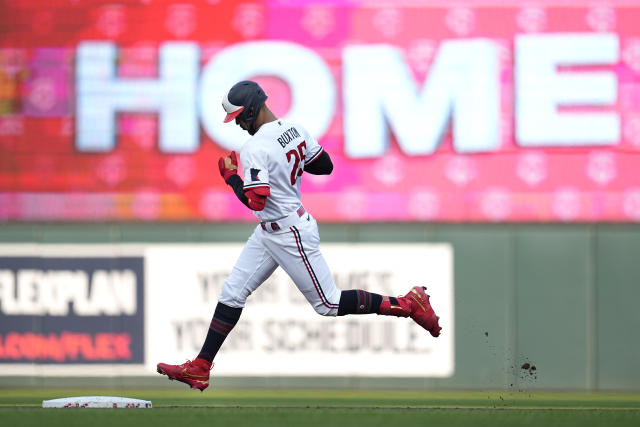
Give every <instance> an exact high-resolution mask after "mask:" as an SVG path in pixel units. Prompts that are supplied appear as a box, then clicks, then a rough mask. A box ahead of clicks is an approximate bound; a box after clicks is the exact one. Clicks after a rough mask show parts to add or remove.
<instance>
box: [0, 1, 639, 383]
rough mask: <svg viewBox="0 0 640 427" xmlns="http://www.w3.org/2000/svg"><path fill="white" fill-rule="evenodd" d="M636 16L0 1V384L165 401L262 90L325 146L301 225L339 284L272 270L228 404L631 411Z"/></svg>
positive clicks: (543, 6) (588, 7)
mask: <svg viewBox="0 0 640 427" xmlns="http://www.w3.org/2000/svg"><path fill="white" fill-rule="evenodd" d="M638 22H640V3H639V2H638V1H635V0H617V1H614V0H612V1H590V0H579V1H566V0H555V1H547V0H539V1H511V2H497V1H490V0H486V1H485V0H478V1H471V0H467V1H458V2H455V3H450V2H446V1H438V0H406V1H402V0H401V1H394V2H391V1H389V2H383V1H367V0H360V1H358V0H350V1H348V0H332V1H329V0H326V1H320V0H318V1H285V0H263V1H226V0H201V1H191V2H186V1H169V0H130V1H100V0H92V1H79V0H52V1H49V2H46V4H45V3H43V2H41V1H36V0H21V1H12V0H3V1H0V153H1V154H0V383H4V384H10V383H12V381H14V382H15V381H17V382H18V383H19V384H22V383H23V381H24V378H28V379H29V381H30V382H31V383H33V384H44V383H45V382H46V381H49V378H68V377H75V378H76V379H81V378H89V377H95V376H99V377H102V378H104V379H106V380H107V381H116V382H118V381H124V379H127V378H133V379H136V380H137V381H145V382H146V383H154V381H156V380H157V381H160V378H156V377H155V375H156V374H154V370H155V369H154V367H155V364H156V363H157V362H160V361H162V362H168V363H182V362H183V361H184V360H185V359H186V358H190V359H191V358H193V357H195V355H196V354H197V352H198V351H199V349H200V345H201V344H202V341H203V339H204V337H205V334H206V331H207V328H208V325H209V322H210V319H211V315H212V314H213V309H214V307H215V303H216V301H217V295H218V293H219V290H220V287H221V285H222V281H223V280H224V278H225V277H226V275H227V274H228V273H229V272H230V271H231V268H232V267H233V264H234V262H235V259H236V258H237V256H238V254H239V252H240V250H241V249H242V245H243V243H244V242H245V241H246V239H247V238H248V236H249V235H250V233H251V232H252V229H253V227H255V223H256V221H255V219H254V218H253V216H252V214H251V212H250V211H249V210H248V209H246V207H245V206H243V205H242V204H241V203H239V202H238V200H237V199H236V197H235V195H234V194H233V193H232V192H231V191H230V189H229V188H228V187H227V186H226V185H225V184H224V182H223V181H222V179H221V178H220V177H219V174H218V171H217V168H216V163H217V159H218V157H220V156H222V155H224V154H226V153H228V152H229V151H231V150H234V149H236V150H237V149H238V148H239V147H240V146H241V144H242V143H243V141H244V140H245V139H246V134H243V133H242V131H241V130H240V129H239V128H237V127H236V126H233V124H228V125H226V126H225V125H223V123H222V118H223V116H224V112H223V110H222V108H221V100H222V97H223V96H224V94H225V93H226V92H227V91H228V89H229V88H230V87H231V86H232V85H233V84H234V83H235V82H237V81H239V80H244V79H254V80H256V81H258V82H259V83H260V84H261V86H262V87H263V89H264V90H265V91H266V92H267V94H268V96H269V99H268V101H267V104H268V106H269V108H271V109H272V111H274V112H275V113H276V115H278V116H280V117H286V118H288V119H290V120H293V121H295V122H299V123H301V124H303V125H304V126H305V127H307V128H308V129H309V131H310V132H311V133H312V134H313V135H314V136H315V137H316V138H317V139H318V141H319V142H320V144H321V145H322V146H323V147H324V148H325V150H326V151H328V152H329V154H330V155H331V158H332V160H333V163H334V166H335V168H334V172H333V173H332V174H331V175H330V176H312V175H308V174H307V175H304V176H303V184H302V192H303V203H304V205H305V207H306V208H307V210H308V211H310V212H311V213H312V215H314V216H315V217H316V219H317V220H318V221H319V223H320V235H321V238H322V241H323V245H322V249H323V252H324V254H325V257H326V258H327V260H328V262H329V265H330V267H331V269H332V271H333V274H334V277H335V280H336V283H337V284H338V286H339V287H340V288H342V289H349V288H365V289H368V290H370V291H372V292H378V293H384V294H392V295H397V294H401V293H405V292H406V291H407V290H408V289H409V288H410V286H413V285H415V284H424V285H426V286H428V287H429V289H430V291H431V293H432V295H433V300H432V302H433V304H434V306H435V307H436V309H437V311H438V312H439V313H440V315H441V317H442V323H443V325H444V333H443V335H442V336H441V337H440V338H438V339H437V340H434V339H432V338H430V337H429V336H425V334H423V333H422V332H423V331H422V330H421V329H420V328H419V327H417V326H416V325H414V324H412V323H410V322H409V321H405V320H406V319H400V320H398V319H393V320H389V319H387V318H384V319H383V318H378V317H377V316H363V317H356V316H352V317H346V318H340V319H324V318H320V316H317V315H316V314H315V313H314V312H313V310H312V308H311V307H310V306H308V304H307V303H306V302H305V301H304V300H302V299H301V297H300V296H299V295H298V292H297V290H296V289H295V287H294V286H293V285H292V284H291V283H290V281H289V280H288V278H287V277H286V276H285V275H284V274H283V273H282V272H281V271H280V270H278V271H277V272H276V274H275V275H274V276H273V277H272V278H271V279H270V280H269V281H268V282H267V283H265V284H264V285H263V286H262V287H261V288H260V289H259V290H258V292H256V294H255V295H254V296H253V297H252V298H251V299H250V301H249V303H248V305H247V308H246V309H245V311H244V312H243V317H242V319H241V321H240V323H239V324H238V326H237V327H236V329H235V330H234V332H233V333H232V335H230V337H229V339H228V342H227V343H225V346H224V347H223V350H222V351H221V352H220V353H219V355H218V357H217V359H216V368H214V375H218V376H219V378H220V379H219V380H216V381H219V382H218V384H221V385H222V386H224V385H225V384H229V385H235V386H237V385H269V386H274V385H276V386H277V385H284V386H290V385H301V386H303V385H316V386H345V387H374V386H383V387H384V386H393V387H414V388H427V389H432V388H433V389H435V388H437V389H513V390H523V389H528V388H539V389H569V390H573V389H575V390H635V391H637V390H640V371H639V370H638V369H637V366H636V365H637V361H638V360H640V340H638V334H637V330H638V328H640V314H639V312H638V310H637V307H636V305H637V304H636V302H637V301H638V300H640V226H639V225H638V221H640V173H639V170H640V26H638Z"/></svg>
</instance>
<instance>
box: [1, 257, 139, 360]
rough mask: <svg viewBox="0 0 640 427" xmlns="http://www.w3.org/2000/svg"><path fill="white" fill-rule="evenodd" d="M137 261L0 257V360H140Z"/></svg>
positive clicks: (105, 258) (117, 258)
mask: <svg viewBox="0 0 640 427" xmlns="http://www.w3.org/2000/svg"><path fill="white" fill-rule="evenodd" d="M143 265H144V263H143V258H142V257H99V256H95V257H91V256H80V257H70V256H0V365H2V364H25V363H29V364H34V363H35V364H58V365H59V364H141V363H143V361H144V324H143V322H144V268H143Z"/></svg>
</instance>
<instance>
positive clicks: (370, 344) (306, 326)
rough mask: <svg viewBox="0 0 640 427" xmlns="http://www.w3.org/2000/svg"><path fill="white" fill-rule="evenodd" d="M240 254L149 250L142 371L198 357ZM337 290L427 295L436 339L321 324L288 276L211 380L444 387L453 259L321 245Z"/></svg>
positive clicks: (401, 321)
mask: <svg viewBox="0 0 640 427" xmlns="http://www.w3.org/2000/svg"><path fill="white" fill-rule="evenodd" d="M241 250H242V246H241V245H237V244H224V245H222V244H221V245H215V246H213V245H203V246H176V245H174V246H167V247H162V246H154V247H150V248H148V250H147V252H146V256H147V280H148V283H149V287H148V289H149V291H148V298H147V303H148V305H147V310H146V316H147V317H146V319H147V320H146V324H147V350H148V352H147V367H148V370H149V371H154V370H155V365H156V364H157V363H158V362H165V363H171V364H173V363H182V362H184V360H186V359H190V360H192V359H193V358H194V357H196V356H197V354H198V353H199V351H200V349H201V346H202V344H203V342H204V339H205V337H206V334H207V331H208V328H209V324H210V322H211V318H212V316H213V312H214V309H215V306H216V304H217V299H218V296H219V293H220V289H221V287H222V283H223V281H224V279H225V278H226V277H227V276H228V274H229V273H230V271H231V268H232V267H233V265H234V263H235V260H236V259H237V257H238V255H239V254H240V251H241ZM322 250H323V254H324V256H325V259H326V260H327V263H328V264H329V266H330V268H331V271H332V274H333V277H334V280H335V282H336V285H337V286H338V287H339V288H340V289H342V290H346V289H366V290H369V291H371V292H375V293H379V294H382V295H391V296H397V295H400V294H402V295H404V294H405V293H407V292H408V291H409V289H410V288H411V287H412V286H415V285H424V286H427V288H428V293H429V294H430V295H431V301H432V303H433V304H434V307H437V312H438V315H439V316H440V317H441V318H440V324H441V326H442V328H443V332H442V334H441V336H440V337H438V338H437V339H436V338H432V337H431V335H430V334H429V333H428V332H427V331H425V330H424V329H422V328H421V327H420V326H418V325H417V324H415V323H414V322H413V321H412V320H411V319H408V318H396V317H387V316H378V315H374V314H370V315H351V316H341V317H331V318H329V317H323V316H320V315H318V314H317V313H316V312H315V311H314V310H313V308H312V307H311V306H310V305H309V303H308V302H307V301H306V300H305V299H304V297H303V296H302V295H301V293H300V292H299V291H298V289H297V288H296V287H295V285H294V284H293V283H292V282H291V280H290V279H289V278H288V276H287V275H286V274H285V273H284V272H283V271H282V270H281V269H277V270H276V272H275V273H274V274H273V275H272V276H271V277H270V278H269V279H268V280H267V281H266V282H265V283H264V284H263V285H262V286H261V287H259V288H258V290H257V291H256V292H254V293H253V294H252V295H251V296H250V297H249V299H248V301H247V305H246V307H245V308H244V309H243V312H242V316H241V318H240V321H239V322H238V324H237V325H236V326H235V328H234V329H233V331H232V332H231V333H230V334H229V336H228V337H227V340H226V341H225V343H224V345H223V347H222V349H221V350H220V352H219V353H218V355H217V357H216V360H215V367H214V371H215V375H230V376H269V375H279V376H288V375H302V376H321V375H336V376H341V375H349V376H374V377H375V376H395V377H402V376H409V377H448V376H451V375H452V374H453V372H454V338H455V328H454V308H453V292H454V290H453V250H452V247H451V245H449V244H325V245H323V246H322Z"/></svg>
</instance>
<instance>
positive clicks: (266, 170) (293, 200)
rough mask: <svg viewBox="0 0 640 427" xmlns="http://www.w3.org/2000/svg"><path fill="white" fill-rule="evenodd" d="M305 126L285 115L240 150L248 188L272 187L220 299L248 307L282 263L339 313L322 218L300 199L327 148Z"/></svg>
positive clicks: (322, 307) (320, 306)
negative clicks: (307, 174)
mask: <svg viewBox="0 0 640 427" xmlns="http://www.w3.org/2000/svg"><path fill="white" fill-rule="evenodd" d="M322 151H323V149H322V147H321V146H320V145H319V144H318V141H316V139H315V138H313V137H312V136H311V135H309V133H308V132H307V130H306V129H304V128H303V127H302V126H300V125H298V124H293V123H289V122H286V121H284V120H282V119H276V120H275V121H272V122H268V123H265V124H263V125H262V126H260V129H258V131H257V132H256V133H255V135H253V136H252V137H251V138H250V139H249V140H248V141H247V142H245V144H244V145H243V146H242V148H241V150H240V164H241V165H242V170H243V175H244V189H245V190H249V189H252V188H258V187H269V190H270V192H271V195H270V196H269V197H267V202H266V205H265V207H264V209H263V210H262V211H254V215H255V216H256V217H257V218H258V219H259V220H260V221H261V222H260V224H258V226H256V228H255V230H254V231H253V234H252V235H251V237H249V240H248V241H247V243H246V245H245V247H244V249H243V250H242V253H241V254H240V257H239V258H238V261H237V262H236V265H235V266H234V267H233V270H232V271H231V274H230V275H229V277H228V278H227V279H226V280H225V282H224V285H223V287H222V293H221V295H220V298H219V302H221V303H223V304H226V305H228V306H230V307H244V305H245V302H246V300H247V297H248V296H249V295H251V293H252V292H253V291H255V290H256V289H257V288H258V286H260V285H261V284H262V283H263V282H264V281H265V280H266V279H267V278H268V277H269V276H271V274H272V273H273V272H274V271H275V269H276V268H277V267H278V266H280V267H282V269H283V270H284V271H285V272H286V273H287V274H288V275H289V277H291V279H292V280H293V282H294V283H295V284H296V286H297V287H298V289H299V290H300V292H302V293H303V295H304V296H305V297H306V298H307V301H309V303H311V305H312V306H313V308H314V309H315V310H316V312H318V313H319V314H322V315H325V316H336V315H337V313H338V303H339V302H340V290H339V289H338V288H337V287H336V285H335V283H334V281H333V277H332V276H331V272H330V271H329V267H328V265H327V263H326V261H325V260H324V258H323V256H322V253H321V252H320V248H319V244H320V237H319V234H318V224H317V222H316V220H315V219H314V218H313V217H312V216H311V214H310V213H308V212H306V211H305V209H304V207H302V202H301V201H300V183H301V180H302V174H303V169H304V167H305V165H307V164H310V163H311V162H313V161H314V160H315V159H317V158H318V156H320V154H322Z"/></svg>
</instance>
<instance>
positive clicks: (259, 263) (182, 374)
mask: <svg viewBox="0 0 640 427" xmlns="http://www.w3.org/2000/svg"><path fill="white" fill-rule="evenodd" d="M277 266H278V264H277V263H276V262H275V260H274V259H273V258H272V257H271V256H270V255H269V253H268V252H267V251H266V250H265V249H264V247H263V246H262V243H261V242H260V238H259V236H258V235H257V233H256V231H254V233H253V234H252V235H251V237H250V238H249V240H248V241H247V244H246V245H245V247H244V249H243V250H242V252H241V254H240V257H239V258H238V260H237V261H236V264H235V265H234V267H233V270H232V271H231V274H230V275H229V277H228V278H227V279H226V280H225V282H224V284H223V286H222V292H221V294H220V297H219V298H218V304H217V306H216V309H215V312H214V314H213V318H212V319H211V324H210V326H209V331H208V332H207V336H206V338H205V341H204V344H203V346H202V349H201V350H200V353H199V354H198V356H197V357H196V358H195V359H194V360H193V361H187V362H186V363H183V364H182V365H169V364H166V363H158V366H157V370H158V372H159V373H161V374H164V375H167V376H168V377H169V379H172V380H173V379H175V380H178V381H181V382H183V383H186V384H188V385H190V386H191V388H197V389H199V390H200V391H203V390H204V389H205V388H207V387H208V386H209V371H210V370H211V366H212V364H213V359H214V357H215V356H216V354H217V353H218V350H219V349H220V347H221V346H222V343H223V342H224V340H225V339H226V337H227V335H228V334H229V332H231V330H232V329H233V327H234V326H235V325H236V323H237V322H238V320H239V319H240V314H241V313H242V308H243V307H244V305H245V302H246V300H247V297H248V296H249V295H251V293H252V292H253V291H255V290H256V289H257V288H258V287H259V286H260V285H261V284H262V283H263V282H264V281H265V280H266V279H267V278H268V277H269V276H271V274H272V273H273V272H274V270H275V269H276V268H277Z"/></svg>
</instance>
